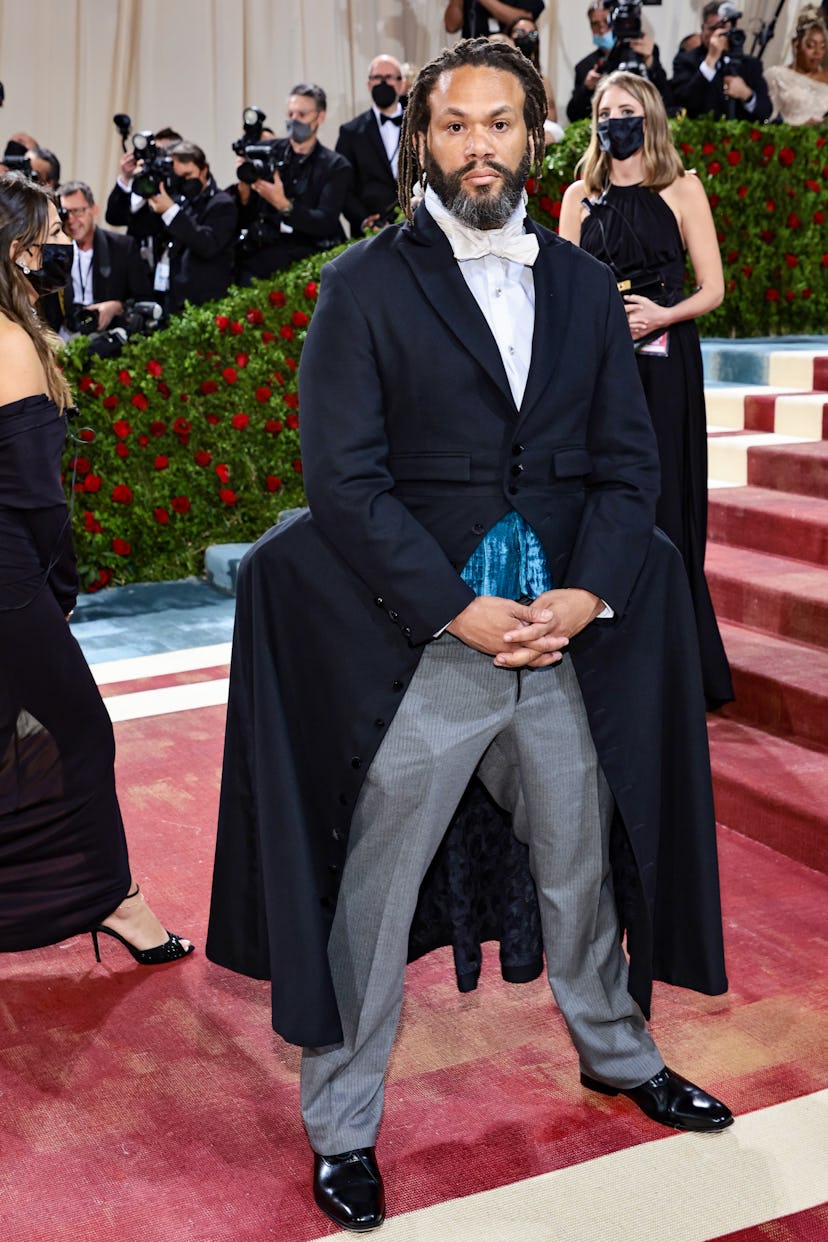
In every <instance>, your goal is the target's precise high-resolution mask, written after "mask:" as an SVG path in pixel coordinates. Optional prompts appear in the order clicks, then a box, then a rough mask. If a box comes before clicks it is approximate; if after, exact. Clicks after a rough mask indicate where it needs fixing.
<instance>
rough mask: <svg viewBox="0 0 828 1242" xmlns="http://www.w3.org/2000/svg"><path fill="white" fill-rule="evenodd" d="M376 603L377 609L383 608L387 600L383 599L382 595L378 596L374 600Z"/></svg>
mask: <svg viewBox="0 0 828 1242" xmlns="http://www.w3.org/2000/svg"><path fill="white" fill-rule="evenodd" d="M374 603H375V604H376V606H377V608H382V607H384V605H385V600H384V599H383V598H382V596H381V595H377V596H376V597H375V599H374Z"/></svg>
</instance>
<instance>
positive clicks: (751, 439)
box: [707, 426, 817, 487]
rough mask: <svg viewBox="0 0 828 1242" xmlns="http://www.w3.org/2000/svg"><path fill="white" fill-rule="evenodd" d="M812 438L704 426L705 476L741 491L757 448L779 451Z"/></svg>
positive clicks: (807, 441)
mask: <svg viewBox="0 0 828 1242" xmlns="http://www.w3.org/2000/svg"><path fill="white" fill-rule="evenodd" d="M816 438H817V437H816V436H811V437H802V436H782V435H777V434H775V433H774V432H770V431H739V430H736V429H730V428H724V429H719V430H716V429H714V428H712V427H710V426H708V432H707V473H708V476H709V477H710V478H711V479H714V480H718V481H720V482H725V481H726V482H729V483H730V484H731V485H732V486H733V487H744V486H745V484H746V483H747V481H748V460H749V455H750V453H751V452H753V451H754V450H755V449H757V448H762V449H765V448H779V447H782V446H784V445H787V444H797V445H799V444H806V443H809V442H810V441H813V440H816Z"/></svg>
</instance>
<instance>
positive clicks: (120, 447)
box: [115, 440, 129, 457]
mask: <svg viewBox="0 0 828 1242" xmlns="http://www.w3.org/2000/svg"><path fill="white" fill-rule="evenodd" d="M115 452H116V453H117V455H118V456H119V457H129V449H128V448H127V446H126V445H125V444H124V443H123V441H122V440H119V441H118V443H117V444H116V445H115Z"/></svg>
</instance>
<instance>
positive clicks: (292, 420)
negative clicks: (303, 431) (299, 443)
mask: <svg viewBox="0 0 828 1242" xmlns="http://www.w3.org/2000/svg"><path fill="white" fill-rule="evenodd" d="M285 426H286V427H290V429H291V431H295V430H296V428H297V427H298V426H299V415H298V414H288V416H287V418H286V419H285Z"/></svg>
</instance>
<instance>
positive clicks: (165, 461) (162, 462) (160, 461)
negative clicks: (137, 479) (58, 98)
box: [152, 453, 170, 470]
mask: <svg viewBox="0 0 828 1242" xmlns="http://www.w3.org/2000/svg"><path fill="white" fill-rule="evenodd" d="M152 464H153V465H154V466H155V469H156V470H166V469H167V466H168V465H169V464H170V459H169V457H165V456H164V454H163V453H159V454H158V456H157V457H156V459H155V461H154V462H153V463H152Z"/></svg>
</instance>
